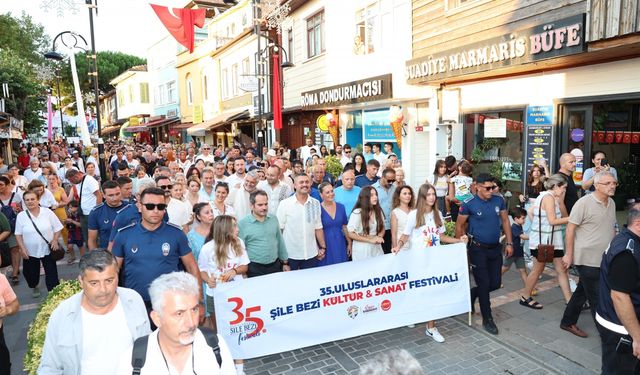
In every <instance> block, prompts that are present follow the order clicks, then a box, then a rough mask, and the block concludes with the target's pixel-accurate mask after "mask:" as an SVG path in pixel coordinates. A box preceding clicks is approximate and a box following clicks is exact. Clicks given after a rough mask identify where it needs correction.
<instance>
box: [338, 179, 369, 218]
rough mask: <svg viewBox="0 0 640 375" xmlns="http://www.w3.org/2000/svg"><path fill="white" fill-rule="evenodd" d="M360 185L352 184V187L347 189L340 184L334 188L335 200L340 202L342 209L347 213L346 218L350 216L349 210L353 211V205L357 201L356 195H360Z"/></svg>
mask: <svg viewBox="0 0 640 375" xmlns="http://www.w3.org/2000/svg"><path fill="white" fill-rule="evenodd" d="M360 190H362V189H361V188H360V186H355V185H354V186H353V189H351V190H347V189H345V188H344V186H340V187H339V188H335V189H334V190H333V192H334V193H335V195H336V197H335V201H336V202H338V203H342V205H343V206H344V210H345V212H346V213H347V218H349V216H351V211H353V207H354V206H355V205H356V202H357V201H358V195H360Z"/></svg>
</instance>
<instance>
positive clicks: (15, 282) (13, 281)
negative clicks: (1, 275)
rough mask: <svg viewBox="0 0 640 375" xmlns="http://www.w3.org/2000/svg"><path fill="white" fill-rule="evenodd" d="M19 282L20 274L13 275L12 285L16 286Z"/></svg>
mask: <svg viewBox="0 0 640 375" xmlns="http://www.w3.org/2000/svg"><path fill="white" fill-rule="evenodd" d="M18 283H20V279H19V278H18V276H11V285H13V286H16V285H18Z"/></svg>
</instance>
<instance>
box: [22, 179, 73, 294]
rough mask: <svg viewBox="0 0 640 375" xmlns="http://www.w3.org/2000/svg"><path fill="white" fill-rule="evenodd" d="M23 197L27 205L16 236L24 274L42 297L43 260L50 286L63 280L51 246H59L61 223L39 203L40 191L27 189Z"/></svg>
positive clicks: (51, 287)
mask: <svg viewBox="0 0 640 375" xmlns="http://www.w3.org/2000/svg"><path fill="white" fill-rule="evenodd" d="M34 181H35V180H34ZM32 182H33V181H32ZM22 200H23V202H24V203H25V205H26V209H25V210H24V211H22V212H20V213H19V214H18V217H17V219H16V231H15V234H16V240H17V241H18V246H19V247H20V253H21V254H22V258H23V262H22V271H23V273H24V278H25V280H27V284H28V285H29V288H31V289H32V295H33V298H39V297H40V288H39V284H40V263H42V266H43V267H44V273H45V282H46V286H47V290H49V291H51V289H53V288H54V287H55V286H56V285H58V284H59V283H60V280H59V279H58V269H57V267H56V261H55V260H53V257H52V256H51V251H50V248H51V249H54V250H57V249H58V248H59V246H60V244H58V238H60V232H61V231H62V223H60V220H58V218H57V217H56V215H55V214H54V213H53V212H52V211H51V210H50V209H48V208H46V207H40V204H39V202H38V201H39V198H38V195H37V194H36V193H35V192H34V191H31V190H29V191H26V192H25V193H24V195H23V196H22ZM36 228H37V229H36ZM38 231H39V232H40V233H41V234H42V236H41V235H40V234H38ZM43 237H44V238H43Z"/></svg>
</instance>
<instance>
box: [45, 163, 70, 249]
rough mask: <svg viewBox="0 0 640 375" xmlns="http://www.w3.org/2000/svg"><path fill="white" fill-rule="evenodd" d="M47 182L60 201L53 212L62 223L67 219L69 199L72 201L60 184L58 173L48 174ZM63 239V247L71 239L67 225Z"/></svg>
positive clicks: (63, 232) (49, 188) (56, 198)
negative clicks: (66, 208)
mask: <svg viewBox="0 0 640 375" xmlns="http://www.w3.org/2000/svg"><path fill="white" fill-rule="evenodd" d="M47 182H48V190H49V191H50V192H51V194H53V197H54V198H55V200H56V202H58V207H56V209H55V210H53V213H54V214H56V216H57V217H58V219H60V222H61V223H64V222H65V220H67V211H66V210H65V207H66V206H67V205H68V204H69V201H71V199H70V198H69V196H68V195H67V193H66V192H65V191H64V189H63V188H62V186H60V177H58V175H57V174H55V173H54V174H50V175H48V176H47ZM62 239H63V242H62V243H63V244H64V245H65V246H62V247H66V244H67V240H68V239H69V231H68V230H67V227H64V228H63V229H62Z"/></svg>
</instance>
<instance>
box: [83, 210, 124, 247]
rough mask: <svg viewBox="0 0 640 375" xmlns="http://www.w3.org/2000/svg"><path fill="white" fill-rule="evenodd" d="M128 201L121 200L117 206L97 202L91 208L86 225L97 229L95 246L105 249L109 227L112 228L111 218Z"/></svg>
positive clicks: (91, 228)
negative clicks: (97, 203)
mask: <svg viewBox="0 0 640 375" xmlns="http://www.w3.org/2000/svg"><path fill="white" fill-rule="evenodd" d="M128 204H129V203H128V202H127V201H123V202H122V203H121V204H120V205H119V206H117V207H111V206H109V205H108V204H106V203H102V204H99V205H97V206H95V207H94V208H93V210H91V213H90V214H89V222H88V227H89V229H90V230H97V231H98V241H97V246H98V247H99V248H102V249H106V248H107V246H108V245H109V237H111V229H112V228H113V220H115V218H116V215H117V214H118V211H120V210H121V209H123V208H124V207H125V206H126V205H128Z"/></svg>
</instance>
